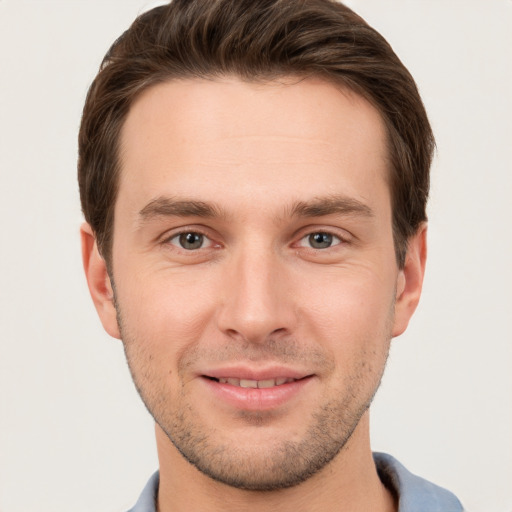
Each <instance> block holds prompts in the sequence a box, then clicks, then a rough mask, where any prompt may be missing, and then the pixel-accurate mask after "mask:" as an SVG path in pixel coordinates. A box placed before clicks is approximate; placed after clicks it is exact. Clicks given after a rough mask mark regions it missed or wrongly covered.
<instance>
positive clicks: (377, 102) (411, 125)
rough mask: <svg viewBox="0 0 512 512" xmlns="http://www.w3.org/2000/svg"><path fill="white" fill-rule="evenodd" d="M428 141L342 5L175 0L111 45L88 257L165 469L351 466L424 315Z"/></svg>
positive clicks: (101, 77) (378, 48)
mask: <svg viewBox="0 0 512 512" xmlns="http://www.w3.org/2000/svg"><path fill="white" fill-rule="evenodd" d="M432 146H433V140H432V134H431V131H430V128H429V124H428V121H427V118H426V115H425V112H424V109H423V105H422V103H421V100H420V98H419V96H418V93H417V90H416V87H415V85H414V82H413V80H412V78H411V77H410V75H409V74H408V72H407V71H406V70H405V68H404V67H403V65H402V64H401V63H400V61H399V60H398V58H397V57H396V56H395V54H394V53H393V52H392V50H391V48H390V47H389V45H388V44H387V43H386V42H385V41H384V40H383V39H382V37H381V36H380V35H378V34H377V33H376V32H375V31H374V30H373V29H371V28H370V27H368V25H366V23H365V22H364V21H363V20H361V19H360V18H359V17H358V16H357V15H355V14H354V13H353V12H352V11H350V10H349V9H347V8H346V7H344V6H343V5H342V4H339V3H336V2H331V1H329V0H310V1H304V2H296V1H292V0H290V1H287V0H276V1H268V0H265V1H263V0H262V1H261V2H259V1H254V0H251V1H248V2H244V1H240V0H230V1H227V0H218V1H211V0H203V1H182V0H176V1H174V2H172V3H171V4H170V5H168V6H163V7H158V8H156V9H153V10H152V11H149V12H148V13H146V14H144V15H142V16H141V17H140V18H139V19H138V20H136V21H135V23H134V24H133V25H132V27H131V28H130V29H129V30H128V31H127V32H126V33H125V34H124V35H123V36H122V37H121V38H120V39H119V40H118V41H116V43H115V44H114V45H113V47H112V48H111V50H110V51H109V53H108V54H107V56H106V58H105V61H104V63H103V65H102V67H101V70H100V72H99V74H98V76H97V78H96V79H95V81H94V83H93V85H92V87H91V89H90V92H89V95H88V97H87V101H86V106H85V110H84V117H83V121H82V127H81V131H80V149H79V158H80V160H79V181H80V191H81V197H82V205H83V210H84V214H85V217H86V220H87V223H88V227H86V228H84V230H83V241H84V242H83V245H84V251H83V252H84V263H85V268H86V273H87V277H88V281H89V286H90V289H91V293H92V296H93V299H94V301H95V304H96V307H97V309H98V312H99V314H100V317H101V319H102V322H103V325H104V326H105V329H106V330H107V332H109V333H110V334H112V335H113V336H114V337H118V338H121V339H122V340H123V344H124V348H125V352H126V355H127V359H128V363H129V366H130V370H131V372H132V376H133V378H134V381H135V384H136V386H137V388H138V390H139V393H140V394H141V396H142V398H143V400H144V402H145V404H146V406H147V407H148V409H149V411H150V412H151V413H152V415H153V416H154V418H155V420H156V422H157V424H158V426H159V427H158V429H159V430H158V431H159V432H160V433H161V437H160V444H159V446H160V447H162V446H165V450H164V451H165V452H166V453H171V454H176V453H177V452H179V453H181V455H183V457H184V459H186V460H187V461H189V462H190V463H191V467H196V468H198V469H199V470H200V471H201V474H203V475H207V476H208V477H211V478H213V479H215V480H220V481H221V482H223V483H225V484H229V485H231V486H234V487H238V488H243V489H254V490H272V489H279V488H283V487H290V486H295V485H298V484H300V483H301V482H304V481H305V480H307V479H309V478H310V477H312V475H314V474H316V473H318V472H321V470H322V469H323V468H324V467H325V466H326V465H328V464H330V463H331V462H333V461H336V460H339V457H338V455H339V454H340V453H341V452H342V451H343V449H344V448H345V447H346V446H348V445H349V444H350V443H352V449H351V450H345V452H346V453H348V455H347V456H348V457H352V458H353V459H354V460H355V461H356V463H357V461H358V460H359V455H360V453H361V452H360V450H361V447H363V446H365V442H366V441H365V436H366V434H367V430H368V422H367V414H366V412H367V409H368V407H369V405H370V402H371V400H372V398H373V395H374V393H375V391H376V389H377V388H378V385H379V382H380V378H381V375H382V372H383V370H384V366H385V362H386V358H387V354H388V350H389V343H390V340H391V338H392V337H393V336H396V335H399V334H400V333H401V332H403V330H404V329H405V328H406V325H407V322H408V320H409V318H410V316H411V315H412V312H413V311H414V308H415V307H416V304H417V302H418V300H419V294H420V291H421V282H422V277H423V269H424V261H425V240H424V238H425V230H424V220H425V201H426V196H427V190H428V168H429V163H430V158H431V152H432ZM234 440H236V443H235V442H234ZM180 457H181V456H180ZM180 460H181V458H178V459H176V460H174V463H176V464H180V462H179V461H180ZM248 461H250V462H249V463H248ZM333 464H334V462H333ZM187 471H188V469H187Z"/></svg>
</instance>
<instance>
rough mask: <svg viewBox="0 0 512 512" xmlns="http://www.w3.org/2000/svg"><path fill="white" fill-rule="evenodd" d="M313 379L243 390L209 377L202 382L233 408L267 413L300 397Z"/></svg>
mask: <svg viewBox="0 0 512 512" xmlns="http://www.w3.org/2000/svg"><path fill="white" fill-rule="evenodd" d="M312 378H313V377H312V376H311V377H305V378H303V379H300V380H296V381H293V382H288V383H286V384H281V385H280V386H274V387H272V388H242V387H239V386H232V385H231V384H223V383H220V382H218V381H215V380H212V379H209V378H207V377H202V381H203V382H204V383H205V384H206V386H207V387H208V388H209V389H210V391H211V392H212V393H214V394H215V396H216V397H217V398H220V399H221V400H222V401H223V402H226V403H228V404H229V405H231V406H232V407H235V408H237V409H241V410H245V411H265V410H272V409H277V408H278V407H281V406H283V405H285V404H286V403H287V402H289V401H291V400H292V399H293V398H296V397H298V396H299V395H300V394H301V393H303V392H304V391H305V387H306V386H307V385H308V384H309V383H310V382H311V380H312Z"/></svg>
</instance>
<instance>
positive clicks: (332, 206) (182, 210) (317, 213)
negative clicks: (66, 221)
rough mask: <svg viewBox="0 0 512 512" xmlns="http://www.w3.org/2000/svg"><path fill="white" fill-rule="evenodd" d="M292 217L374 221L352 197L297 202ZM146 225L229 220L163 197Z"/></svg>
mask: <svg viewBox="0 0 512 512" xmlns="http://www.w3.org/2000/svg"><path fill="white" fill-rule="evenodd" d="M286 213H287V215H288V216H290V217H305V218H307V217H323V216H326V215H333V214H338V215H354V216H360V217H368V218H370V217H373V216H374V214H373V211H372V209H371V208H370V207H369V206H367V205H366V204H364V203H363V202H361V201H359V200H358V199H354V198H351V197H346V196H340V195H330V196H326V197H315V198H314V199H312V200H311V201H296V202H294V203H292V205H291V206H290V207H289V208H287V209H286ZM139 217H140V218H141V221H142V222H146V221H149V220H151V219H153V218H155V217H203V218H214V217H217V218H218V217H223V218H227V215H226V213H225V212H224V211H223V210H222V209H221V208H220V207H219V206H217V205H215V204H213V203H207V202H204V201H197V200H193V199H183V200H181V199H180V200H177V199H175V198H173V197H167V196H161V197H157V198H156V199H153V200H152V201H150V202H149V203H148V204H147V205H146V206H144V208H142V210H140V212H139Z"/></svg>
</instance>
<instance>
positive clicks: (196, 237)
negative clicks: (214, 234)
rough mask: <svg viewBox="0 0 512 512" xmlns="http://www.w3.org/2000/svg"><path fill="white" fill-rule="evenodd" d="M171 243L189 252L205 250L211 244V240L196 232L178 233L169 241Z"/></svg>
mask: <svg viewBox="0 0 512 512" xmlns="http://www.w3.org/2000/svg"><path fill="white" fill-rule="evenodd" d="M169 243H171V244H172V245H176V246H178V247H180V248H181V249H185V250H187V251H194V250H197V249H203V248H204V247H207V246H209V245H210V244H211V242H210V240H209V239H208V238H207V237H206V236H204V235H203V234H201V233H197V232H195V231H188V232H185V233H178V234H177V235H174V236H173V237H172V238H170V239H169Z"/></svg>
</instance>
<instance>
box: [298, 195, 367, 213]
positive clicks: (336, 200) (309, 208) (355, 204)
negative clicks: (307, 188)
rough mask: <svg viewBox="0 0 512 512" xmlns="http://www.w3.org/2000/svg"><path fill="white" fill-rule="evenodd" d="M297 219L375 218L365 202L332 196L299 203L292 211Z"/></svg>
mask: <svg viewBox="0 0 512 512" xmlns="http://www.w3.org/2000/svg"><path fill="white" fill-rule="evenodd" d="M290 212H291V215H292V216H296V217H323V216H325V215H333V214H340V215H355V216H359V217H368V218H370V217H373V216H374V213H373V210H372V209H371V208H370V207H369V206H368V205H366V204H364V203H363V202H361V201H359V200H358V199H354V198H352V197H346V196H340V195H331V196H327V197H316V198H314V199H313V200H312V201H307V202H306V201H297V202H296V203H294V204H293V205H292V207H291V209H290Z"/></svg>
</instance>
